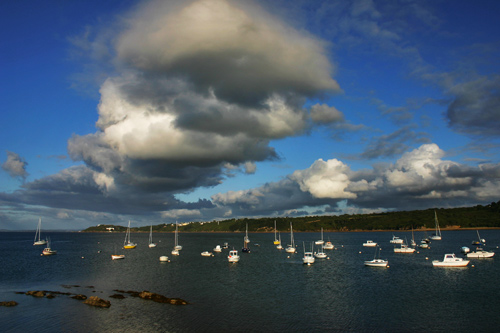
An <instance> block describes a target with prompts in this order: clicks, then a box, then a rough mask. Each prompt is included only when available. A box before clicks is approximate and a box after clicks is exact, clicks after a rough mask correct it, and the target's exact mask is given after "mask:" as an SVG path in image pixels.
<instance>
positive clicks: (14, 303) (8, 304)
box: [0, 301, 18, 306]
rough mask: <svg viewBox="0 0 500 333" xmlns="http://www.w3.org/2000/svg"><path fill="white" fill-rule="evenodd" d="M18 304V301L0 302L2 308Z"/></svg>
mask: <svg viewBox="0 0 500 333" xmlns="http://www.w3.org/2000/svg"><path fill="white" fill-rule="evenodd" d="M17 304H18V303H17V302H16V301H6V302H0V306H16V305H17Z"/></svg>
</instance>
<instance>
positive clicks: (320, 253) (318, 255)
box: [314, 244, 327, 259]
mask: <svg viewBox="0 0 500 333" xmlns="http://www.w3.org/2000/svg"><path fill="white" fill-rule="evenodd" d="M314 256H315V257H316V258H318V259H325V258H326V257H327V256H326V253H325V250H324V248H323V244H321V251H320V250H318V252H316V253H314Z"/></svg>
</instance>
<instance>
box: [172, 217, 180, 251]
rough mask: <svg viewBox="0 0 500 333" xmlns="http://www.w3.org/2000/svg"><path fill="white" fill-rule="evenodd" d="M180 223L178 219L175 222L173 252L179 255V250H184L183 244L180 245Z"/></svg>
mask: <svg viewBox="0 0 500 333" xmlns="http://www.w3.org/2000/svg"><path fill="white" fill-rule="evenodd" d="M178 233H179V225H178V224H177V221H176V222H175V236H174V249H173V250H172V254H173V255H174V256H178V255H179V251H180V250H182V246H180V245H179V236H178Z"/></svg>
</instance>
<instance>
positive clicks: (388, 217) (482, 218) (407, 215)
mask: <svg viewBox="0 0 500 333" xmlns="http://www.w3.org/2000/svg"><path fill="white" fill-rule="evenodd" d="M434 211H436V213H437V216H438V220H439V226H440V227H441V228H500V201H499V202H496V203H495V202H492V203H491V204H489V205H486V206H481V205H478V206H474V207H464V208H447V209H444V208H430V209H426V210H415V211H400V212H388V213H373V214H354V215H347V214H345V215H340V216H303V217H276V218H274V217H268V218H242V219H229V220H223V221H212V222H191V223H188V224H179V230H180V231H182V232H244V231H245V227H246V225H247V223H248V231H249V232H270V231H273V230H274V222H275V221H276V225H277V229H278V230H282V231H288V230H290V222H292V223H293V230H294V231H297V232H301V231H306V232H307V231H311V232H312V231H319V230H320V229H321V227H322V228H323V229H324V230H325V231H357V230H368V231H371V230H373V231H375V230H411V229H412V228H414V229H415V230H417V229H422V228H429V229H432V228H434ZM109 227H113V228H114V231H115V232H121V231H123V232H124V231H126V227H122V226H115V225H99V226H96V227H90V228H88V229H86V230H84V231H86V232H105V231H107V230H106V228H109ZM149 228H150V227H149V226H145V227H138V228H131V231H132V232H149ZM174 230H175V224H158V225H153V231H154V232H173V231H174Z"/></svg>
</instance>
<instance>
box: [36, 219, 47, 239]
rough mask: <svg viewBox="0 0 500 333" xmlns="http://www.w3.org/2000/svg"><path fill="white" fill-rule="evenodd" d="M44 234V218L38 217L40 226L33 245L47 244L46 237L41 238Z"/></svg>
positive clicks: (37, 228)
mask: <svg viewBox="0 0 500 333" xmlns="http://www.w3.org/2000/svg"><path fill="white" fill-rule="evenodd" d="M41 236H42V218H41V217H40V218H38V226H37V227H36V231H35V240H34V241H33V245H45V244H47V241H46V240H45V239H40V237H41Z"/></svg>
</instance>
